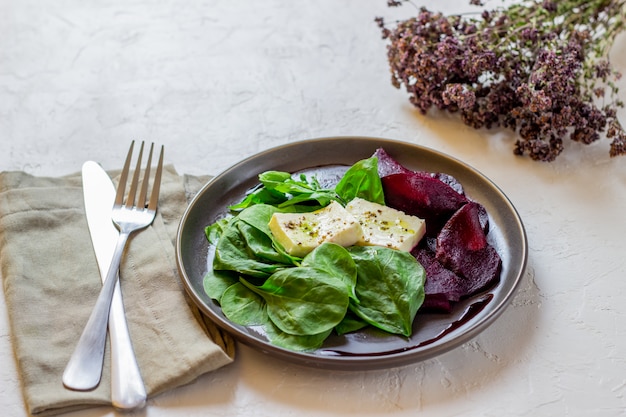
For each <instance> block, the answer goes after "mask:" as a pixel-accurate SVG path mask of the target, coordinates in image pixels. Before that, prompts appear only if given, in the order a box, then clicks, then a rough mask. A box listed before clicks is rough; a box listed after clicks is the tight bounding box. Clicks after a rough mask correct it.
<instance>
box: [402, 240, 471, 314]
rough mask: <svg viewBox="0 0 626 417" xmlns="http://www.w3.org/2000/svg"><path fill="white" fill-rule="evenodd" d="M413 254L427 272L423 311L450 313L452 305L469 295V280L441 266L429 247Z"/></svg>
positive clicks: (417, 250) (419, 249)
mask: <svg viewBox="0 0 626 417" xmlns="http://www.w3.org/2000/svg"><path fill="white" fill-rule="evenodd" d="M412 253H413V255H414V256H415V258H416V259H417V261H418V262H419V263H420V264H421V265H422V266H423V267H424V270H425V271H426V282H425V283H424V295H425V298H424V304H423V305H422V307H421V309H422V311H436V312H441V313H449V312H450V311H451V309H452V303H453V302H456V301H459V300H460V299H461V298H462V297H463V296H464V295H465V294H466V293H467V290H466V287H467V282H466V281H467V280H465V279H464V278H461V277H459V276H458V275H456V274H455V273H454V272H452V271H450V270H449V269H446V268H445V267H444V266H443V265H441V264H440V263H439V261H437V259H435V253H434V252H433V251H431V250H430V249H429V248H428V247H418V249H415V250H414V251H413V252H412Z"/></svg>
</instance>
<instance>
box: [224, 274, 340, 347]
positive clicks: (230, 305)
mask: <svg viewBox="0 0 626 417" xmlns="http://www.w3.org/2000/svg"><path fill="white" fill-rule="evenodd" d="M222 300H223V301H222V312H223V313H224V315H225V316H226V317H227V318H228V319H229V320H230V321H232V322H233V323H236V324H239V325H241V326H259V325H261V326H263V330H264V331H265V334H266V336H267V338H268V339H269V341H270V343H272V344H274V345H276V346H279V347H283V348H286V349H290V350H294V351H298V352H305V351H312V350H315V349H318V348H319V347H320V346H322V343H324V340H326V338H327V337H328V336H329V335H330V333H331V331H332V330H327V331H325V332H322V333H319V334H314V335H307V336H296V335H293V334H289V333H285V332H283V331H282V330H280V329H279V328H278V327H276V325H275V324H274V323H272V321H271V320H270V318H269V316H268V314H267V307H266V304H265V300H264V299H263V297H261V296H259V295H258V294H256V293H255V292H254V291H251V290H250V289H248V288H247V287H246V286H245V285H243V284H242V283H241V282H237V283H236V284H234V285H232V286H230V287H229V288H228V289H227V291H226V292H224V296H223V297H222Z"/></svg>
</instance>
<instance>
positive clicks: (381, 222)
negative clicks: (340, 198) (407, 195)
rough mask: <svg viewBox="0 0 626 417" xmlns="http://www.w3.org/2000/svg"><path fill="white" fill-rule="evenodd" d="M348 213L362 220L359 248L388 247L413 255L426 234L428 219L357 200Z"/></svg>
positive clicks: (352, 202) (349, 207)
mask: <svg viewBox="0 0 626 417" xmlns="http://www.w3.org/2000/svg"><path fill="white" fill-rule="evenodd" d="M346 210H347V211H348V212H349V213H350V214H352V215H353V216H354V217H356V219H357V220H358V221H359V224H360V225H361V230H362V235H361V238H360V239H359V241H358V242H357V243H356V244H357V245H362V246H386V247H389V248H393V249H398V250H402V251H406V252H409V251H410V250H411V249H413V248H414V247H415V246H416V245H417V244H418V242H419V241H420V240H421V239H422V237H423V236H424V234H425V233H426V224H425V222H424V220H422V219H420V218H419V217H416V216H411V215H408V214H405V213H404V212H402V211H400V210H396V209H393V208H391V207H387V206H383V205H380V204H377V203H372V202H370V201H367V200H363V199H361V198H355V199H354V200H352V201H351V202H350V203H348V205H347V206H346Z"/></svg>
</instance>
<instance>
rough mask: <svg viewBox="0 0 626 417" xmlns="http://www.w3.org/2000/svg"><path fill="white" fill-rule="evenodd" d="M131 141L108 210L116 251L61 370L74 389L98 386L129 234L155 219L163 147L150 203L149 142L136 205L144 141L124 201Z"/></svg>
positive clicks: (64, 381) (65, 381) (66, 381)
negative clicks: (85, 321)
mask: <svg viewBox="0 0 626 417" xmlns="http://www.w3.org/2000/svg"><path fill="white" fill-rule="evenodd" d="M134 145H135V142H134V141H133V142H132V143H131V145H130V149H129V150H128V155H127V156H126V161H125V163H124V168H123V169H122V173H121V175H120V182H119V184H118V188H117V194H116V196H115V203H114V204H113V210H112V212H111V219H112V221H113V223H115V225H116V226H117V228H118V229H119V232H120V233H119V238H118V241H117V244H116V246H115V252H114V253H113V258H112V260H111V266H109V271H108V273H107V277H106V279H105V281H104V283H103V285H102V289H101V290H100V294H99V295H98V299H97V300H96V304H95V306H94V309H93V311H92V312H91V315H90V316H89V320H88V321H87V324H86V325H85V328H84V330H83V333H82V334H81V336H80V339H79V340H78V344H77V345H76V348H75V349H74V353H73V354H72V356H71V357H70V360H69V362H68V363H67V366H66V367H65V371H64V372H63V385H65V386H66V387H67V388H70V389H73V390H77V391H89V390H92V389H94V388H96V387H97V386H98V384H99V383H100V378H101V377H102V365H103V362H104V350H105V345H106V336H107V324H108V320H109V310H110V308H111V300H112V298H113V292H114V290H115V286H116V285H117V283H118V271H119V267H120V261H121V258H122V254H123V252H124V248H125V247H126V242H127V240H128V237H129V236H130V235H131V233H133V232H135V231H138V230H140V229H143V228H145V227H148V226H149V225H150V224H152V222H153V221H154V216H155V215H156V210H157V202H158V198H159V188H160V185H161V175H162V172H163V146H161V152H160V155H159V162H158V165H157V169H156V173H155V176H154V181H153V185H152V190H151V194H150V200H149V202H147V201H146V199H147V196H148V183H149V177H150V166H151V164H152V151H153V149H154V144H151V145H150V153H149V154H148V162H147V164H146V168H145V170H144V176H143V181H142V184H141V189H140V190H139V195H138V199H137V204H135V200H136V197H137V190H138V188H139V187H138V186H139V176H140V171H141V159H142V156H143V149H144V143H143V142H142V143H141V148H140V149H139V156H138V159H137V167H136V168H135V172H134V174H133V177H132V181H131V184H130V188H129V191H128V196H127V198H126V201H125V202H124V194H125V192H126V182H127V181H128V174H129V171H130V165H131V159H132V155H133V147H134Z"/></svg>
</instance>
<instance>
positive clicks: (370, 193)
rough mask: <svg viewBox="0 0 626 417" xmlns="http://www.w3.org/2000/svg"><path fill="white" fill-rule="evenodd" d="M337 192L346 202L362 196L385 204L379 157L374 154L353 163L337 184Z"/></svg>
mask: <svg viewBox="0 0 626 417" xmlns="http://www.w3.org/2000/svg"><path fill="white" fill-rule="evenodd" d="M335 192H336V193H337V195H339V197H341V199H342V200H343V201H344V202H345V203H348V202H350V201H352V200H353V199H355V198H356V197H360V198H362V199H364V200H367V201H371V202H373V203H378V204H383V205H384V204H385V194H384V192H383V185H382V181H381V180H380V176H379V175H378V158H377V157H375V156H372V157H371V158H367V159H363V160H361V161H359V162H357V163H356V164H354V165H352V166H351V167H350V168H349V169H348V170H347V171H346V173H345V174H344V176H343V177H342V178H341V180H340V181H339V183H338V184H337V185H336V186H335Z"/></svg>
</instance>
